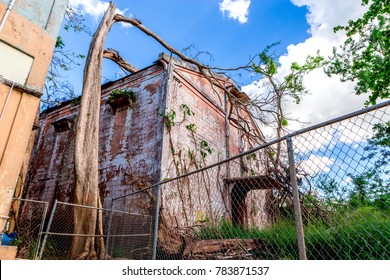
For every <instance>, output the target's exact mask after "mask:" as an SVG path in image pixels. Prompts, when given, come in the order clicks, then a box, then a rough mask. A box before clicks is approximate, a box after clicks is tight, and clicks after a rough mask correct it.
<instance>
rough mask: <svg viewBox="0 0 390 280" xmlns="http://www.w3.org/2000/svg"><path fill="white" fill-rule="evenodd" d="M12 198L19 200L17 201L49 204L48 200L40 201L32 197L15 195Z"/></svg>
mask: <svg viewBox="0 0 390 280" xmlns="http://www.w3.org/2000/svg"><path fill="white" fill-rule="evenodd" d="M12 200H19V201H25V202H33V203H41V204H45V205H48V204H49V202H47V201H40V200H33V199H26V198H17V197H13V198H12Z"/></svg>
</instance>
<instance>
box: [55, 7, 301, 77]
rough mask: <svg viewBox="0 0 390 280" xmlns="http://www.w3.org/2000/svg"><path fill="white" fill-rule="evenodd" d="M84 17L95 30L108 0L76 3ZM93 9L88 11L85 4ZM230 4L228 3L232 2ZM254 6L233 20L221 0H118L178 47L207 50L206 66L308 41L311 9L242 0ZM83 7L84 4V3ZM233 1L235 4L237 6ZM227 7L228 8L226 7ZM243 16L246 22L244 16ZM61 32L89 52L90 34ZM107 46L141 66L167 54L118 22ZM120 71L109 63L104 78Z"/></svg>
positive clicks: (244, 59) (236, 63)
mask: <svg viewBox="0 0 390 280" xmlns="http://www.w3.org/2000/svg"><path fill="white" fill-rule="evenodd" d="M70 2H71V4H74V5H75V6H76V7H77V8H78V9H79V10H81V11H82V13H83V14H84V15H85V19H86V25H87V26H90V28H91V30H92V31H94V30H95V29H96V27H97V24H98V22H99V20H100V18H101V15H102V12H103V11H104V8H103V7H104V6H101V7H99V5H98V3H104V1H96V0H95V1H93V0H92V1H91V0H90V1H78V0H71V1H70ZM87 2H91V3H93V4H94V5H93V6H92V7H89V6H88V5H85V3H87ZM227 2H228V1H227ZM241 2H243V3H245V2H246V3H249V7H248V10H247V11H248V13H247V16H246V17H245V16H241V17H239V18H232V17H231V16H235V15H236V14H235V13H234V11H229V10H225V11H222V10H221V8H222V6H220V4H222V3H223V1H219V0H173V1H172V0H170V1H161V0H159V1H158V0H143V1H135V0H128V1H124V0H117V1H115V3H116V5H117V7H118V9H119V10H121V11H122V12H123V13H124V14H125V15H126V16H134V17H136V18H138V19H140V20H141V21H142V23H143V24H144V25H145V26H147V27H148V28H149V29H151V30H153V31H154V32H155V33H157V34H159V35H160V36H161V37H162V38H163V39H165V40H166V41H167V42H168V43H169V44H171V45H173V46H174V47H175V48H176V49H178V50H182V49H183V48H185V47H188V46H190V45H191V44H193V45H195V46H196V47H197V48H198V49H199V50H201V51H208V52H210V54H211V55H212V59H213V60H212V59H211V58H210V57H209V56H207V55H203V56H201V57H200V59H201V60H202V62H203V63H205V64H210V65H213V66H219V67H235V66H239V65H244V64H246V63H247V62H248V60H249V58H250V57H251V56H254V55H256V54H258V53H259V52H261V51H262V50H263V49H264V48H265V46H266V45H268V44H271V43H273V42H276V41H281V44H280V46H279V47H278V51H279V52H280V53H283V52H284V51H285V49H286V47H287V46H288V45H289V44H296V43H299V42H302V41H304V40H305V39H307V38H308V37H309V34H308V32H307V30H308V29H309V25H308V24H307V21H306V19H305V14H306V13H307V9H306V7H297V6H295V5H293V4H292V3H291V2H290V1H289V0H260V1H259V0H257V1H246V0H245V1H241ZM80 3H82V4H80ZM232 3H233V2H232ZM226 7H227V8H228V7H229V6H226ZM243 17H244V18H243ZM72 33H73V32H64V31H62V32H61V34H60V35H61V36H62V37H64V41H65V43H66V45H67V46H68V47H69V49H72V50H74V51H75V52H76V51H79V52H80V53H83V54H86V53H87V51H88V43H89V42H88V41H89V40H90V39H89V37H88V36H85V35H83V34H72ZM106 47H111V48H114V49H116V50H118V51H119V52H120V54H121V55H122V56H123V57H124V58H125V59H126V60H127V61H129V62H130V63H131V64H133V65H134V66H136V67H137V68H139V69H140V68H143V67H146V66H148V65H150V64H151V63H153V62H154V61H155V60H156V59H157V56H158V54H159V53H160V52H162V51H164V49H163V48H161V47H160V46H159V45H158V44H157V43H156V42H154V41H153V40H152V39H151V38H148V37H147V36H145V35H144V34H143V33H141V32H140V31H139V30H137V29H136V28H133V27H123V26H122V25H121V24H116V25H114V27H113V28H112V30H111V32H110V34H109V36H108V39H107V42H106ZM117 71H118V69H117V68H116V67H115V65H114V63H111V62H108V63H105V65H104V68H103V73H104V74H103V75H104V76H105V77H107V78H109V79H115V72H117ZM237 82H239V83H240V84H242V85H244V84H248V83H250V82H251V77H250V76H249V74H247V75H244V76H243V77H241V79H237Z"/></svg>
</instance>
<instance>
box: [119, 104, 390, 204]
mask: <svg viewBox="0 0 390 280" xmlns="http://www.w3.org/2000/svg"><path fill="white" fill-rule="evenodd" d="M389 105H390V100H387V101H385V102H382V103H380V104H377V105H374V106H371V107H367V108H363V109H360V110H357V111H354V112H352V113H349V114H346V115H343V116H340V117H337V118H333V119H330V120H328V121H325V122H321V123H318V124H315V125H312V126H309V127H306V128H303V129H300V130H297V131H294V132H291V133H289V134H287V135H285V136H282V137H280V138H277V139H273V140H270V141H268V142H266V143H264V144H261V145H259V146H257V147H255V148H252V149H250V150H248V151H246V152H243V153H240V154H238V155H235V156H233V157H230V158H227V159H225V160H222V161H219V162H216V163H214V164H211V165H208V166H206V167H203V168H201V169H197V170H194V171H191V172H188V173H186V174H183V175H180V176H178V177H175V178H171V179H168V180H164V181H160V182H158V183H156V184H153V185H151V186H149V187H147V188H144V189H142V190H137V191H134V192H131V193H129V194H125V195H121V196H117V197H113V198H112V201H114V200H118V199H121V198H125V197H128V196H132V195H135V194H137V193H141V192H144V191H146V190H149V189H153V188H155V187H158V186H161V185H165V184H167V183H169V182H172V181H176V180H179V179H182V178H184V177H187V176H190V175H193V174H196V173H200V172H202V171H205V170H208V169H210V168H213V167H216V166H218V165H221V164H224V163H227V162H230V161H232V160H235V159H237V158H240V157H243V156H246V155H249V154H252V153H254V152H257V151H259V150H261V149H264V148H266V147H269V146H272V145H274V144H276V143H279V142H282V141H285V140H286V139H288V138H292V137H295V136H298V135H301V134H304V133H307V132H310V131H313V130H316V129H319V128H322V127H325V126H328V125H332V124H334V123H337V122H342V121H345V120H348V119H351V118H353V117H357V116H360V115H363V114H367V113H369V112H372V111H375V110H379V109H381V108H384V107H387V106H389Z"/></svg>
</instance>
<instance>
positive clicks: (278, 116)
mask: <svg viewBox="0 0 390 280" xmlns="http://www.w3.org/2000/svg"><path fill="white" fill-rule="evenodd" d="M277 44H278V43H274V44H272V45H269V46H267V47H266V48H265V49H264V50H263V51H262V52H261V53H260V54H259V55H258V56H257V58H258V62H257V63H254V62H253V63H252V70H253V71H254V72H256V73H257V74H259V75H260V77H261V79H260V83H261V85H262V90H260V92H261V93H260V94H259V95H258V96H255V97H254V98H253V100H251V102H250V105H251V111H252V112H254V114H253V115H254V117H255V118H257V119H258V120H259V121H260V122H262V123H264V124H265V125H270V126H274V127H275V132H276V133H275V134H276V137H277V138H280V137H281V136H282V135H283V131H284V130H285V128H286V127H287V126H288V120H287V116H286V114H285V111H284V105H285V103H286V102H295V103H297V104H299V103H300V101H301V98H302V96H303V95H305V94H308V93H309V92H308V90H307V89H306V88H305V87H304V85H303V78H304V76H305V75H307V74H308V73H309V72H311V71H313V70H314V69H317V68H319V67H322V66H323V64H324V58H323V57H322V56H320V55H317V56H308V57H307V58H306V61H305V63H304V64H303V65H299V64H298V63H296V62H293V63H292V64H291V66H290V69H289V71H288V73H286V74H285V76H283V77H281V75H280V74H279V73H278V67H279V65H278V62H277V61H278V59H279V56H277V55H275V53H274V52H273V53H272V52H271V50H272V49H273V48H274V47H275V46H276V45H277ZM277 146H278V147H277V151H276V155H275V158H276V162H277V163H278V161H279V158H280V153H281V147H280V143H279V144H278V145H277Z"/></svg>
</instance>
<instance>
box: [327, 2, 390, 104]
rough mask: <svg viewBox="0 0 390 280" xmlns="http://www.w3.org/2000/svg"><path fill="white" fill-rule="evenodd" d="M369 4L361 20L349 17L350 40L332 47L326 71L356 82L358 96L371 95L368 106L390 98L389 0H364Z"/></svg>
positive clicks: (344, 27) (337, 28) (347, 31)
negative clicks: (337, 46)
mask: <svg viewBox="0 0 390 280" xmlns="http://www.w3.org/2000/svg"><path fill="white" fill-rule="evenodd" d="M362 5H363V6H368V10H367V12H366V13H365V14H364V15H363V16H362V17H361V18H359V19H357V20H355V21H353V20H350V21H349V22H348V25H346V26H337V27H335V28H334V31H335V32H337V31H340V30H343V31H345V32H346V35H347V39H346V41H345V42H344V44H343V45H342V46H340V47H339V48H334V49H333V56H332V57H331V59H330V61H329V64H328V67H327V68H326V70H325V72H326V73H327V74H328V75H329V76H331V75H334V74H336V75H340V76H341V81H343V82H344V81H356V82H357V83H356V86H355V91H356V94H357V95H360V94H369V97H368V100H367V101H366V103H365V104H366V105H369V104H372V105H375V104H376V102H377V100H378V99H380V98H382V99H386V98H388V97H389V89H390V75H389V73H390V0H362Z"/></svg>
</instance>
